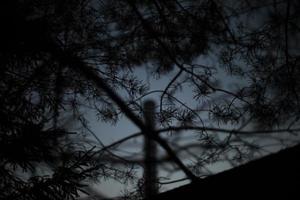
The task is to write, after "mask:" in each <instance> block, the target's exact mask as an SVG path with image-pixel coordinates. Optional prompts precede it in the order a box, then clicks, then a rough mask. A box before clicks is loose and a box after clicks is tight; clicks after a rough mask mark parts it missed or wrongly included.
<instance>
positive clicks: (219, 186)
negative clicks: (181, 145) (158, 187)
mask: <svg viewBox="0 0 300 200" xmlns="http://www.w3.org/2000/svg"><path fill="white" fill-rule="evenodd" d="M299 156H300V145H296V146H294V147H290V148H287V149H285V150H281V151H279V152H277V153H274V154H271V155H268V156H265V157H263V158H260V159H257V160H254V161H250V162H248V163H246V164H243V165H241V166H238V167H235V168H232V169H229V170H227V171H224V172H221V173H218V174H215V175H212V176H209V177H207V178H205V179H202V180H200V181H198V182H195V183H191V184H188V185H184V186H181V187H179V188H175V189H173V190H170V191H167V192H164V193H161V194H158V195H157V196H156V197H155V200H171V199H172V200H173V199H186V200H188V199H191V200H193V199H215V198H225V199H227V198H231V199H232V198H233V199H245V198H246V199H248V198H258V199H261V198H262V197H265V198H267V199H272V198H276V199H278V198H279V199H295V197H294V196H295V195H297V196H299V194H300V187H299V186H300V184H299V183H300V162H299ZM204 197H205V198H204ZM207 197H209V198H207Z"/></svg>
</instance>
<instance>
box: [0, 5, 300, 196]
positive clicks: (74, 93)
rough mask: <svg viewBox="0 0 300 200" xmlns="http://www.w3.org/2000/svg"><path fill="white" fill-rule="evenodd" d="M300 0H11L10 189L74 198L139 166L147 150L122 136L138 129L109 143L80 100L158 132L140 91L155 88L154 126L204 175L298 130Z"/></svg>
mask: <svg viewBox="0 0 300 200" xmlns="http://www.w3.org/2000/svg"><path fill="white" fill-rule="evenodd" d="M299 9H300V3H299V2H298V1H296V0H283V1H277V0H269V1H268V0H267V1H256V0H254V1H247V0H241V1H238V0H236V1H235V0H226V1H220V0H197V1H194V0H182V1H177V0H175V1H174V0H170V1H169V0H166V1H158V0H151V1H150V0H144V1H135V0H120V1H111V0H110V1H107V0H102V1H101V0H39V1H38V0H4V1H1V3H0V25H1V31H0V68H1V73H0V198H1V199H24V200H25V199H74V198H76V197H78V195H79V193H80V192H82V193H84V191H85V188H86V185H88V184H89V183H90V182H89V181H91V180H93V181H95V180H100V179H101V178H115V179H117V180H118V181H126V180H127V179H129V178H133V175H132V173H131V169H132V168H131V167H132V166H135V165H136V164H140V162H138V161H136V159H135V158H134V157H130V158H129V159H128V158H120V156H119V155H116V154H115V152H112V150H113V147H115V146H117V145H120V144H121V143H122V142H124V141H127V139H131V138H132V137H135V136H138V135H139V134H136V135H134V136H132V137H128V138H127V139H126V138H125V139H124V140H121V141H119V142H116V143H115V144H112V145H110V146H108V147H103V146H102V144H101V141H100V140H98V142H99V143H100V146H99V145H98V144H97V145H96V144H95V143H93V142H91V141H90V140H88V139H86V137H85V136H86V135H87V134H88V133H90V129H89V126H88V122H87V121H86V119H85V117H84V115H83V113H82V112H81V111H82V110H84V109H86V110H87V109H91V110H93V111H94V112H96V115H97V116H98V117H99V119H100V120H102V121H105V122H111V123H117V122H118V120H119V118H120V116H122V115H125V116H127V117H128V118H129V119H130V120H131V121H132V122H133V123H134V124H135V125H136V126H137V127H139V128H140V129H141V131H142V132H143V134H148V133H149V130H148V129H147V127H146V126H145V124H144V123H143V121H142V120H140V115H141V113H142V112H143V108H142V106H141V102H142V101H144V99H146V98H147V97H148V96H150V95H152V94H157V97H158V98H159V104H158V108H157V112H156V113H155V117H156V120H157V125H156V129H157V130H156V133H157V134H155V136H152V137H151V140H155V141H156V142H157V143H158V144H159V145H160V147H162V148H163V149H164V150H165V151H166V152H167V153H166V154H167V155H161V156H159V158H158V160H159V161H161V162H160V165H159V167H160V168H161V169H162V170H164V171H167V172H168V173H169V174H173V173H174V172H176V171H178V169H180V170H182V171H183V172H184V173H185V174H186V175H187V177H188V178H189V179H191V180H196V179H198V178H200V177H202V176H207V175H208V171H207V170H206V168H207V166H209V165H211V164H214V163H216V162H219V161H227V162H229V163H230V164H231V165H232V166H236V165H237V164H239V163H241V162H245V161H247V160H250V159H252V158H253V157H255V156H257V155H260V154H261V153H262V152H263V150H262V148H261V146H262V145H263V144H266V143H267V141H266V140H265V139H264V138H267V139H268V140H270V141H271V140H272V141H273V139H274V140H276V141H277V142H278V141H279V142H281V143H282V144H283V145H286V142H287V141H288V142H290V141H292V142H295V141H296V140H297V139H298V138H297V137H292V136H291V135H293V134H297V133H298V132H299V119H300V115H299V110H300V104H299V92H300V87H299V85H300V84H299V81H298V77H299V73H300V71H299V69H298V68H299V66H298V65H299V47H298V46H299V37H300V36H299V17H300V16H299V14H298V13H299ZM210 63H213V64H210ZM141 69H146V72H147V76H148V79H149V80H148V82H147V81H145V80H143V78H142V77H139V71H138V70H141ZM166 77H167V78H170V77H171V78H170V79H169V80H170V81H169V82H168V83H167V84H165V85H164V86H163V87H164V88H162V89H160V90H151V89H152V88H151V86H152V83H151V80H155V81H156V80H157V81H165V80H166ZM120 94H122V96H120ZM184 95H187V96H188V98H189V101H184V100H182V99H183V97H182V96H184ZM68 118H69V119H71V120H72V121H74V122H75V123H77V124H78V126H80V128H81V129H79V130H76V131H74V130H73V129H72V127H68V126H67V125H66V124H64V123H63V121H65V120H66V119H68ZM177 125H178V126H177ZM188 130H189V131H193V133H192V134H191V135H192V136H193V138H192V139H190V140H187V141H186V140H185V139H184V136H183V135H182V134H180V133H182V132H183V131H188ZM165 132H167V133H169V135H170V137H162V136H161V135H162V134H163V133H165ZM188 134H190V132H189V133H188ZM276 134H277V135H276ZM290 143H291V142H290ZM277 144H278V143H277ZM95 145H96V146H95ZM184 158H191V160H192V164H190V165H187V164H185V162H184V161H185V159H184ZM169 161H172V162H174V163H175V164H176V165H177V167H175V168H174V167H171V168H170V166H169V165H168V163H169ZM116 163H117V164H116ZM120 163H121V164H122V165H120ZM124 164H125V165H124ZM132 164H133V165H132ZM120 166H121V167H120ZM164 178H166V177H164ZM138 182H139V183H141V182H142V181H138ZM160 183H161V185H163V184H164V183H163V182H160ZM130 194H132V193H130ZM132 195H133V194H132Z"/></svg>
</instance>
